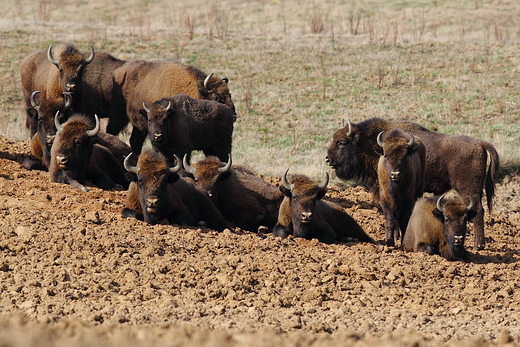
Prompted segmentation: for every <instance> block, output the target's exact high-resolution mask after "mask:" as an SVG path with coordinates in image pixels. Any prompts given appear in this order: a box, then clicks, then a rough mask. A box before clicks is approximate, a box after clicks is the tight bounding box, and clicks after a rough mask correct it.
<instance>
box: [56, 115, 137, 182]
mask: <svg viewBox="0 0 520 347" xmlns="http://www.w3.org/2000/svg"><path fill="white" fill-rule="evenodd" d="M95 119H96V125H95V127H94V128H93V129H92V126H91V125H90V121H89V119H88V118H87V117H85V116H82V115H77V114H76V115H73V116H71V117H70V118H69V120H68V121H67V122H65V123H64V124H60V123H59V121H58V117H57V116H56V118H55V125H56V128H57V130H58V132H57V133H56V137H55V139H54V143H53V144H52V147H51V162H50V166H49V174H50V179H51V182H58V183H67V184H70V185H72V186H73V187H74V188H77V189H81V190H83V191H87V189H86V188H85V187H84V186H83V183H84V182H85V181H86V180H90V181H91V182H92V183H93V184H94V185H96V186H98V187H100V188H102V189H112V188H126V187H128V181H127V180H126V178H125V170H124V168H123V158H121V157H122V154H123V153H127V154H128V153H130V151H131V150H130V147H129V146H128V145H126V144H125V143H124V142H123V141H121V140H119V139H117V138H116V137H115V136H112V135H109V134H104V135H103V140H100V138H101V136H99V135H98V132H99V118H98V117H97V116H96V117H95ZM107 137H110V139H108V140H107ZM101 143H103V144H104V145H103V144H101Z"/></svg>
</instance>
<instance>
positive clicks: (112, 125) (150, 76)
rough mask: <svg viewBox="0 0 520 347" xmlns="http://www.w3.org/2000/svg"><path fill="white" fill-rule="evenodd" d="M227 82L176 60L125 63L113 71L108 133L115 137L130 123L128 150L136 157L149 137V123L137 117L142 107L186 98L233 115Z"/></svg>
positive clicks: (233, 108)
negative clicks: (225, 109) (213, 103)
mask: <svg viewBox="0 0 520 347" xmlns="http://www.w3.org/2000/svg"><path fill="white" fill-rule="evenodd" d="M228 82H229V80H228V79H227V78H226V77H224V78H218V77H216V76H215V75H214V74H213V73H211V74H209V75H206V74H205V73H204V72H202V71H201V70H199V69H197V68H195V67H193V66H189V65H183V64H181V63H180V62H178V61H175V60H160V61H145V60H135V61H131V62H127V63H126V64H124V65H123V66H121V67H120V68H118V69H117V70H115V71H114V91H113V98H112V101H113V102H112V113H111V116H110V121H109V124H108V126H107V132H108V133H110V134H114V135H116V134H118V133H119V132H120V131H121V130H123V129H124V127H125V126H126V125H127V124H128V122H129V121H130V122H131V123H132V126H133V128H132V135H131V137H130V146H131V147H132V150H133V151H134V152H135V153H137V154H138V153H140V152H141V148H142V145H143V142H144V140H145V138H146V135H147V134H148V123H147V122H146V120H145V119H143V117H142V116H141V115H140V112H141V110H142V109H143V104H144V105H151V104H152V103H153V102H155V101H157V100H161V99H162V98H166V97H170V96H172V95H175V94H186V95H188V96H190V97H191V98H194V99H206V100H213V101H217V102H219V103H222V104H224V105H227V106H228V107H229V108H230V109H231V110H232V111H233V112H235V105H234V104H233V101H232V100H231V94H230V93H229V88H228ZM224 160H225V159H224Z"/></svg>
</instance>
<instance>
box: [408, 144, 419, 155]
mask: <svg viewBox="0 0 520 347" xmlns="http://www.w3.org/2000/svg"><path fill="white" fill-rule="evenodd" d="M418 149H419V146H417V143H416V142H414V143H412V144H411V145H410V146H408V153H410V154H412V153H413V152H417V150H418Z"/></svg>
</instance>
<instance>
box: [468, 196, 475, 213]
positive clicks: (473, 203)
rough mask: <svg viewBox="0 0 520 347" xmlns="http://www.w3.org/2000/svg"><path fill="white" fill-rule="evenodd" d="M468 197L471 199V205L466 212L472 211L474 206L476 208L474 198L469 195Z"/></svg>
mask: <svg viewBox="0 0 520 347" xmlns="http://www.w3.org/2000/svg"><path fill="white" fill-rule="evenodd" d="M467 197H468V199H469V205H468V207H466V210H467V211H470V210H471V209H472V208H473V206H475V200H473V198H472V197H471V196H469V195H467Z"/></svg>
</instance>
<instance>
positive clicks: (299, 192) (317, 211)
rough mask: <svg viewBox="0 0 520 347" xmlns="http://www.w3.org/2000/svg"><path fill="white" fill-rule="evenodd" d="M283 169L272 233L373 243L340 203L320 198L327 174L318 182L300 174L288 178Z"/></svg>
mask: <svg viewBox="0 0 520 347" xmlns="http://www.w3.org/2000/svg"><path fill="white" fill-rule="evenodd" d="M287 171H289V169H287V170H286V171H285V173H284V175H283V176H282V185H281V186H280V190H281V192H282V193H283V194H284V195H285V197H284V199H283V201H282V204H281V205H280V210H279V213H278V221H277V223H276V225H275V227H274V228H273V234H274V235H275V236H279V237H287V236H289V235H293V236H295V237H303V238H306V239H309V240H310V239H313V238H316V239H318V240H319V241H321V242H324V243H333V242H334V241H342V240H345V239H351V238H354V239H358V240H359V241H363V242H370V243H376V242H375V241H374V240H372V238H370V237H369V236H368V235H367V234H365V232H364V231H363V229H361V227H360V226H359V224H358V223H356V221H355V220H354V219H353V218H352V217H351V216H349V215H348V214H347V213H346V212H345V210H343V208H342V207H341V206H340V205H338V204H336V203H333V202H330V201H326V200H322V198H323V197H324V196H325V193H326V190H325V188H326V187H327V184H328V182H329V175H328V174H326V177H325V180H324V181H323V182H322V183H320V184H319V185H318V184H316V183H314V182H313V181H312V180H311V179H309V178H308V177H306V176H303V175H293V176H292V178H291V179H290V180H288V179H287ZM289 181H290V182H289Z"/></svg>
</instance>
